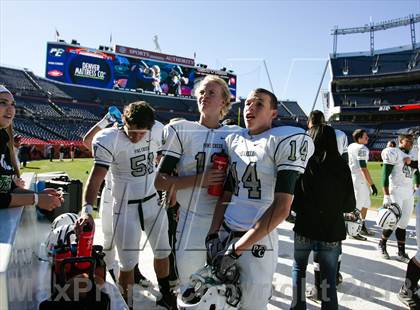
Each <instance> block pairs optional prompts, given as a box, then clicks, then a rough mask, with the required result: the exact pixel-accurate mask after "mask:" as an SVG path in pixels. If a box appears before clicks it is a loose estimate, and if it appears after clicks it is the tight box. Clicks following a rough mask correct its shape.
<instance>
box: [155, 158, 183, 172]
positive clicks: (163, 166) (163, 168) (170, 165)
mask: <svg viewBox="0 0 420 310" xmlns="http://www.w3.org/2000/svg"><path fill="white" fill-rule="evenodd" d="M178 162H179V158H176V157H174V156H170V155H165V156H163V158H162V159H161V161H160V164H159V167H158V172H161V173H166V174H172V173H173V172H174V171H175V169H176V165H177V164H178Z"/></svg>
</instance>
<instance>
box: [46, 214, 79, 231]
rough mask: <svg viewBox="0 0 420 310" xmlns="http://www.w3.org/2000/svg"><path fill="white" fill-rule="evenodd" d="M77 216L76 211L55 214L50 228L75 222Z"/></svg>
mask: <svg viewBox="0 0 420 310" xmlns="http://www.w3.org/2000/svg"><path fill="white" fill-rule="evenodd" d="M77 218H78V216H77V214H76V213H63V214H61V215H59V216H57V217H56V218H55V219H54V221H53V222H52V224H51V230H54V229H56V228H57V227H60V226H63V225H68V224H71V225H73V224H74V223H76V220H77Z"/></svg>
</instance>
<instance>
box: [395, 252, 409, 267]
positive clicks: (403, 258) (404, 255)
mask: <svg viewBox="0 0 420 310" xmlns="http://www.w3.org/2000/svg"><path fill="white" fill-rule="evenodd" d="M397 260H399V261H400V262H403V263H406V264H408V262H409V261H410V257H408V255H407V253H405V252H398V256H397Z"/></svg>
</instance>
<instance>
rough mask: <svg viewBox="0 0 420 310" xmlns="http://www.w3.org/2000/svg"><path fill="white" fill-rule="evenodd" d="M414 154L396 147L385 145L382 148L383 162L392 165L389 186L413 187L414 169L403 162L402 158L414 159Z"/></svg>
mask: <svg viewBox="0 0 420 310" xmlns="http://www.w3.org/2000/svg"><path fill="white" fill-rule="evenodd" d="M414 156H415V154H413V153H412V152H410V153H409V154H407V153H405V152H403V151H402V150H400V149H399V148H398V147H387V148H385V149H383V150H382V153H381V157H382V160H383V162H384V164H388V165H393V166H394V168H392V172H391V175H390V176H389V186H390V187H405V188H413V176H414V172H415V170H416V169H413V168H411V167H410V166H407V165H405V164H404V158H406V157H411V158H412V159H414Z"/></svg>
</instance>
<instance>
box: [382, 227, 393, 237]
mask: <svg viewBox="0 0 420 310" xmlns="http://www.w3.org/2000/svg"><path fill="white" fill-rule="evenodd" d="M391 234H392V229H384V230H382V236H384V237H385V238H386V239H388V238H389V237H390V236H391Z"/></svg>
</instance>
